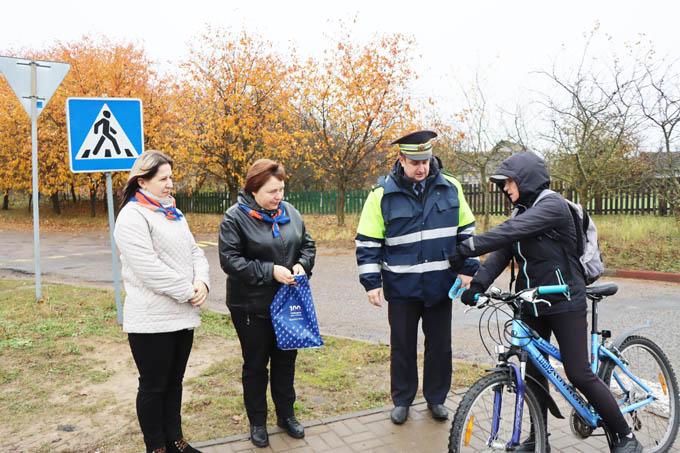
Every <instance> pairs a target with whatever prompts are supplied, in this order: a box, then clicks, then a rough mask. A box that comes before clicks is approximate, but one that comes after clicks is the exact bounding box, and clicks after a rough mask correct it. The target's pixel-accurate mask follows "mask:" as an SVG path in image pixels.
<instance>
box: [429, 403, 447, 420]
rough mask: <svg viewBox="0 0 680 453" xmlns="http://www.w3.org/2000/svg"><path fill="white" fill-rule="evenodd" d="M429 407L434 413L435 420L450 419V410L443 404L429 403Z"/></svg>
mask: <svg viewBox="0 0 680 453" xmlns="http://www.w3.org/2000/svg"><path fill="white" fill-rule="evenodd" d="M427 408H428V409H430V412H431V413H432V418H434V419H435V420H448V418H449V410H448V409H447V408H446V407H445V406H444V405H443V404H430V403H427Z"/></svg>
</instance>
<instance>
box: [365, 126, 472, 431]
mask: <svg viewBox="0 0 680 453" xmlns="http://www.w3.org/2000/svg"><path fill="white" fill-rule="evenodd" d="M436 136H437V134H436V133H434V132H432V131H418V132H413V133H411V134H408V135H405V136H404V137H401V138H400V139H398V140H395V141H394V142H392V144H393V145H398V146H399V159H398V160H397V162H395V164H394V166H393V168H392V171H391V172H390V173H389V174H388V175H387V176H384V177H381V178H380V179H379V180H378V183H377V184H376V185H375V186H374V187H373V190H372V191H371V192H370V193H369V195H368V198H367V199H366V202H365V204H364V208H363V211H362V213H361V218H360V220H359V226H358V228H357V236H356V256H357V264H358V266H359V281H360V282H361V284H362V285H363V287H364V288H365V289H366V293H367V296H368V301H369V302H370V303H371V304H373V305H375V306H377V307H381V306H382V304H383V300H387V302H388V307H387V313H388V319H389V323H390V349H391V359H390V378H391V394H392V401H393V403H394V409H393V410H392V412H391V414H390V418H391V420H392V422H393V423H395V424H402V423H404V422H405V421H406V419H407V417H408V411H409V406H410V405H411V403H412V402H413V399H414V397H415V395H416V391H417V389H418V368H417V340H418V322H419V321H420V320H421V319H422V326H423V327H422V328H423V333H424V334H425V364H424V370H423V394H424V396H425V399H426V400H427V403H428V404H427V407H428V408H429V410H430V412H431V413H432V416H433V417H434V418H435V419H437V420H446V419H447V418H448V410H447V409H446V407H445V406H444V401H445V400H446V396H447V394H448V391H449V389H450V387H451V371H452V370H451V300H449V299H448V290H449V288H450V287H451V285H452V284H453V283H454V281H455V279H456V277H458V276H460V278H461V280H462V281H463V286H464V287H468V286H469V282H470V280H471V279H472V276H473V275H474V273H475V272H476V270H477V268H478V266H479V261H478V260H477V259H475V258H468V259H465V260H464V261H463V265H462V266H461V268H460V269H458V270H454V269H452V268H451V266H450V264H449V261H448V258H449V255H452V254H454V253H455V250H456V244H457V243H459V242H461V241H463V240H465V239H467V238H469V237H470V236H471V235H473V234H474V231H475V219H474V216H473V214H472V211H471V210H470V207H469V206H468V204H467V202H466V201H465V197H464V195H463V190H462V188H461V185H460V183H459V182H458V181H457V180H456V179H455V178H453V177H452V176H451V175H449V174H447V173H445V172H444V171H442V165H441V161H440V160H439V158H437V157H434V156H433V155H432V139H434V138H435V137H436Z"/></svg>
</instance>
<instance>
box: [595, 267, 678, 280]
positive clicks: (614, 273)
mask: <svg viewBox="0 0 680 453" xmlns="http://www.w3.org/2000/svg"><path fill="white" fill-rule="evenodd" d="M604 275H605V276H607V277H618V278H632V279H636V280H654V281H659V282H670V283H680V273H674V272H657V271H641V270H635V269H605V270H604Z"/></svg>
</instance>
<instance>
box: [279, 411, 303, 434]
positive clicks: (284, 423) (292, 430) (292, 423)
mask: <svg viewBox="0 0 680 453" xmlns="http://www.w3.org/2000/svg"><path fill="white" fill-rule="evenodd" d="M276 424H277V425H278V427H279V428H281V429H282V430H284V431H285V432H287V433H288V435H289V436H290V437H293V438H295V439H302V438H303V437H305V428H304V426H302V424H301V423H300V422H299V421H297V418H295V416H292V417H288V418H277V419H276Z"/></svg>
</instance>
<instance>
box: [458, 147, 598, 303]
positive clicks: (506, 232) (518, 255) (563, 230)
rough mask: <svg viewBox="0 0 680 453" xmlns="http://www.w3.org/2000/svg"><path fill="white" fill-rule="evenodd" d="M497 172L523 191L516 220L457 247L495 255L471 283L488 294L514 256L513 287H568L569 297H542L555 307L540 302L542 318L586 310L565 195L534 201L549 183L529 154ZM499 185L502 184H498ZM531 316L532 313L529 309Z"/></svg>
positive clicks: (471, 252) (537, 159)
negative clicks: (564, 285) (515, 272)
mask: <svg viewBox="0 0 680 453" xmlns="http://www.w3.org/2000/svg"><path fill="white" fill-rule="evenodd" d="M495 174H497V175H502V176H507V177H510V178H512V179H513V180H514V181H515V182H516V183H517V186H518V188H519V194H520V196H519V200H517V202H516V203H515V211H514V216H513V217H511V218H510V219H508V220H506V221H505V222H503V223H502V224H501V225H498V226H497V227H495V228H492V229H491V230H489V231H487V232H486V233H484V234H479V235H477V236H474V237H472V238H470V239H468V240H467V241H465V242H463V243H462V244H460V245H459V246H458V252H459V253H461V254H462V255H465V256H479V255H483V254H486V253H489V252H492V253H491V254H490V255H489V256H488V258H487V259H486V261H485V262H484V264H482V265H481V266H480V268H479V270H478V271H477V273H476V274H475V277H474V279H473V282H472V283H473V285H475V286H476V287H477V288H480V289H481V290H486V289H487V288H488V287H489V286H490V285H491V284H492V283H493V282H494V280H496V277H498V275H500V273H501V272H503V270H504V269H505V268H506V267H507V265H508V264H509V262H510V259H511V258H512V257H514V258H515V261H516V262H517V264H518V266H517V267H518V269H517V280H516V282H515V289H516V290H520V289H525V288H535V287H537V286H543V285H558V284H563V283H566V284H568V285H569V291H570V295H569V297H568V298H567V297H565V296H562V295H551V296H543V298H544V299H546V300H549V301H550V302H551V303H552V306H551V307H548V306H547V305H545V304H538V305H537V310H538V314H539V315H541V314H556V313H563V312H568V311H578V310H583V309H585V308H586V297H585V279H584V277H583V273H582V271H581V264H580V262H579V260H578V256H577V253H578V252H577V248H576V227H575V225H574V220H573V218H572V215H571V212H570V210H569V205H568V204H567V202H566V200H565V199H564V198H562V196H561V195H559V194H557V193H553V194H549V195H546V196H544V197H543V198H541V199H540V200H539V202H538V203H536V205H534V201H535V200H536V198H537V197H538V195H539V194H540V193H541V192H542V191H543V190H544V189H547V188H548V187H549V185H550V176H549V175H548V170H547V169H546V168H545V163H544V162H543V160H542V159H541V158H540V157H538V156H537V155H535V154H533V153H531V152H525V153H519V154H514V155H512V156H510V157H509V158H507V159H505V160H504V161H503V163H502V164H501V165H500V167H499V168H498V169H497V170H496V172H495ZM497 184H499V185H501V189H502V188H503V187H502V184H503V183H502V182H500V181H499V182H497ZM528 311H529V312H533V309H531V310H528Z"/></svg>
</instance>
